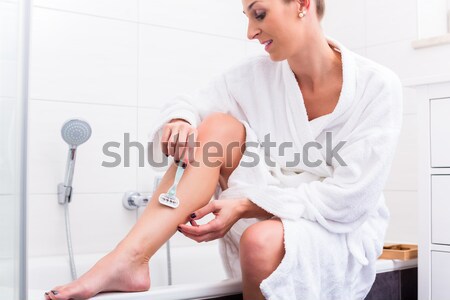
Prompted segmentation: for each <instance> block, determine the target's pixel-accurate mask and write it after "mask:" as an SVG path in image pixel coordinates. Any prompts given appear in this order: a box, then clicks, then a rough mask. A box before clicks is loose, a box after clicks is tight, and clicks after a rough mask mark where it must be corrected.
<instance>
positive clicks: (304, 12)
mask: <svg viewBox="0 0 450 300" xmlns="http://www.w3.org/2000/svg"><path fill="white" fill-rule="evenodd" d="M304 16H306V11H301V12H300V13H299V14H298V17H299V18H303V17H304Z"/></svg>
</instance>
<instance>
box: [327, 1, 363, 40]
mask: <svg viewBox="0 0 450 300" xmlns="http://www.w3.org/2000/svg"><path fill="white" fill-rule="evenodd" d="M325 10H326V11H325V16H324V18H323V20H322V27H323V29H324V32H325V34H326V35H327V36H330V37H332V38H334V39H336V40H338V41H339V42H341V43H342V44H343V45H345V46H346V47H347V48H362V47H365V46H366V21H365V20H366V16H365V1H361V0H346V1H326V9H325Z"/></svg>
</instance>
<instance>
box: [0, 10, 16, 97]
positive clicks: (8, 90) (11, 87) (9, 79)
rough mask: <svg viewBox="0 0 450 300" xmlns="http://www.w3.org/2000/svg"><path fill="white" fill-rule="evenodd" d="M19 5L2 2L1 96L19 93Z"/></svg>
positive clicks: (14, 95)
mask: <svg viewBox="0 0 450 300" xmlns="http://www.w3.org/2000/svg"><path fill="white" fill-rule="evenodd" d="M18 17H19V15H18V5H17V4H16V3H9V2H0V45H1V46H0V97H2V96H3V97H16V95H17V68H18V66H17V63H18V62H17V55H18V53H17V43H18V36H19V32H18V24H19V20H18Z"/></svg>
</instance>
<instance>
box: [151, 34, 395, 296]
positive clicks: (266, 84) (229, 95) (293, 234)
mask: <svg viewBox="0 0 450 300" xmlns="http://www.w3.org/2000/svg"><path fill="white" fill-rule="evenodd" d="M328 43H329V44H330V46H331V47H333V48H335V49H336V50H338V51H340V52H341V55H342V64H343V86H342V91H341V94H340V97H339V100H338V103H337V106H336V108H335V109H334V111H333V112H332V113H331V114H328V115H325V116H321V117H319V118H317V119H314V120H312V121H308V115H307V112H306V109H305V105H304V102H303V97H302V94H301V91H300V89H299V86H298V83H297V81H296V79H295V76H294V74H293V72H292V70H291V68H290V66H289V64H288V62H287V61H281V62H273V61H271V60H270V58H269V57H268V56H259V57H255V58H253V59H250V60H249V61H248V62H246V63H244V64H240V65H238V66H235V67H233V68H231V69H230V70H228V71H227V72H225V73H224V74H223V75H221V76H219V77H218V78H216V79H215V80H214V81H213V82H212V83H211V84H210V85H209V86H207V87H206V88H204V89H202V90H200V91H199V92H198V93H197V94H196V95H195V96H194V97H192V98H191V97H185V96H180V97H177V98H175V99H173V100H172V101H170V102H169V103H167V104H166V105H165V106H164V107H163V109H162V111H161V116H160V118H159V119H158V120H156V121H155V123H154V127H153V130H152V132H151V133H150V140H151V141H152V142H153V149H149V150H152V151H153V155H154V157H155V159H162V156H161V150H160V139H161V129H162V127H163V126H164V124H165V123H166V122H167V121H169V120H170V119H173V118H182V119H185V120H187V121H188V122H190V123H191V124H192V125H194V126H198V125H199V123H200V122H201V121H202V120H203V119H204V118H205V117H206V116H207V115H209V114H210V113H212V112H224V113H228V114H230V115H232V116H234V117H236V118H237V119H239V120H240V121H241V122H242V123H243V124H244V125H245V129H246V142H247V143H248V144H247V145H250V146H251V147H248V146H247V149H246V152H245V153H244V155H243V158H242V159H241V164H242V163H243V162H248V163H251V162H254V161H255V153H256V154H258V157H259V163H258V164H257V165H256V166H254V167H252V168H249V167H245V166H242V165H241V164H240V165H239V166H238V167H237V168H236V169H235V171H234V172H233V173H232V174H231V176H230V178H229V181H228V186H229V188H228V189H226V190H225V191H221V190H220V189H219V190H218V193H217V194H216V195H217V197H218V198H219V199H230V198H240V197H247V198H248V199H250V200H251V201H252V202H254V203H256V204H257V205H258V206H260V207H261V208H263V209H264V210H266V211H268V212H270V213H272V214H273V215H274V217H276V218H280V219H281V220H282V223H283V227H284V244H285V250H286V254H285V256H284V258H283V260H282V262H281V264H280V265H279V266H278V268H277V269H276V270H275V271H274V272H273V273H272V274H271V275H270V276H269V277H268V278H266V279H265V280H263V281H262V283H261V285H260V288H261V291H262V293H263V295H264V296H265V298H266V299H270V300H272V299H280V300H291V299H303V300H313V299H326V300H330V299H342V300H349V299H364V297H365V296H366V295H367V293H368V292H369V290H370V288H371V286H372V284H373V282H374V280H375V275H376V269H375V262H376V260H377V257H378V256H379V255H380V254H381V252H382V248H383V241H384V236H385V232H386V228H387V225H388V219H389V211H388V209H387V207H386V205H385V200H384V197H383V194H382V191H383V188H384V185H385V183H386V179H387V177H388V174H389V170H390V166H391V162H392V159H393V155H394V151H395V147H396V144H397V140H398V136H399V133H400V128H401V119H402V87H401V83H400V81H399V79H398V77H397V76H396V75H395V74H394V73H393V72H391V71H390V70H388V69H386V68H384V67H382V66H380V65H378V64H376V63H374V62H372V61H370V60H368V59H366V58H364V57H361V56H359V55H357V54H355V53H353V52H351V51H350V50H348V49H346V48H345V47H344V46H342V45H341V44H340V43H339V42H337V41H335V40H332V39H330V38H328ZM327 132H331V133H332V145H329V146H328V147H331V148H334V147H335V146H338V144H339V142H341V141H342V142H345V144H344V145H343V146H340V148H339V147H337V148H336V149H338V151H337V153H338V155H339V157H341V158H342V160H343V161H344V163H345V164H346V166H345V165H343V164H342V161H340V160H338V159H336V156H335V157H332V158H331V159H328V160H329V161H328V164H327V163H326V161H327V157H326V150H327V146H326V133H327ZM269 133H270V141H271V142H276V145H277V147H272V148H270V152H267V155H268V157H270V160H271V161H272V162H275V165H270V164H267V163H265V159H264V155H265V154H264V149H263V147H261V144H260V143H261V142H263V141H264V136H265V135H266V134H269ZM282 142H292V146H291V147H288V148H286V149H285V151H284V154H283V153H280V151H279V146H280V144H281V143H282ZM309 142H318V143H319V144H320V145H321V146H322V149H319V147H316V148H314V147H313V148H309V151H308V154H309V155H308V161H310V162H315V161H317V160H321V161H322V164H320V165H319V166H316V167H312V166H310V164H308V163H305V162H304V161H303V160H300V162H299V163H298V164H297V165H296V166H292V165H289V164H288V162H290V161H293V160H294V155H295V153H297V155H298V153H300V156H301V157H302V158H303V157H304V153H303V146H304V145H305V144H306V143H309ZM248 151H250V152H251V153H253V154H252V155H248ZM266 151H268V150H267V149H266ZM164 169H166V168H164ZM160 170H161V169H160ZM258 221H259V220H258V219H241V220H239V221H238V222H237V223H236V224H235V225H234V226H233V227H232V228H231V229H230V231H229V232H228V233H227V234H226V236H225V237H224V238H223V239H221V240H220V252H221V255H222V257H223V263H224V266H225V269H226V271H227V273H228V275H229V276H230V277H234V278H239V277H241V269H240V263H239V239H240V237H241V235H242V233H243V231H244V230H245V229H246V228H247V227H248V226H249V225H251V224H253V223H255V222H258ZM268 242H269V243H270V241H268Z"/></svg>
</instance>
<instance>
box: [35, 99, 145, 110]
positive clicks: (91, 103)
mask: <svg viewBox="0 0 450 300" xmlns="http://www.w3.org/2000/svg"><path fill="white" fill-rule="evenodd" d="M30 100H31V101H44V102H57V103H70V104H84V105H100V106H115V107H128V108H135V107H137V106H136V105H125V104H112V103H95V102H78V101H70V100H62V99H43V98H31V99H30Z"/></svg>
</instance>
